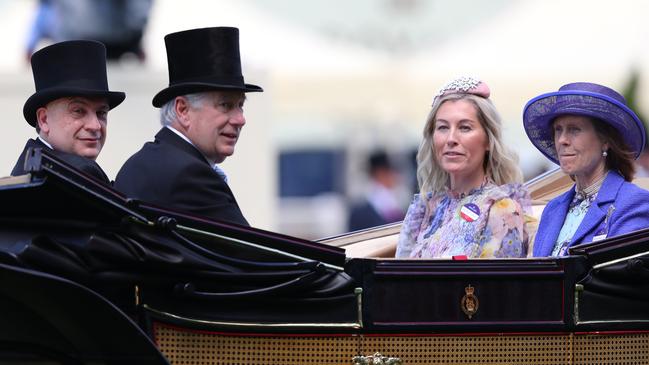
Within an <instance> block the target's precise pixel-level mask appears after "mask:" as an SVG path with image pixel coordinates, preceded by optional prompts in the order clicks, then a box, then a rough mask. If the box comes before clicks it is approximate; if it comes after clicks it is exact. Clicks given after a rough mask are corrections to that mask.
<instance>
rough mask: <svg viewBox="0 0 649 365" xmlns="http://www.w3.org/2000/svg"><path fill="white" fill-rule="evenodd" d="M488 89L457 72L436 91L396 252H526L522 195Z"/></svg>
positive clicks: (437, 254)
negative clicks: (416, 184) (415, 189)
mask: <svg viewBox="0 0 649 365" xmlns="http://www.w3.org/2000/svg"><path fill="white" fill-rule="evenodd" d="M489 94H490V91H489V87H487V85H486V84H485V83H484V82H482V81H480V80H477V79H474V78H471V77H462V78H459V79H456V80H453V81H452V82H450V83H449V84H447V85H446V86H444V87H443V88H442V89H441V90H440V91H439V93H438V94H437V96H435V98H434V100H433V105H432V110H431V111H430V113H429V115H428V118H427V121H426V126H425V127H424V139H423V141H422V143H421V145H420V147H419V152H418V154H417V164H418V167H417V180H418V182H419V186H420V189H421V192H420V194H417V195H415V197H414V200H413V202H412V204H411V205H410V208H409V209H408V213H407V214H406V218H405V220H404V221H403V224H402V226H401V234H400V236H399V243H398V245H397V257H399V258H443V257H452V256H466V257H471V258H476V257H481V258H490V257H525V256H526V255H527V241H528V234H527V229H526V225H525V215H526V213H528V212H529V209H530V199H529V194H528V193H527V191H526V190H525V189H522V187H521V186H520V184H518V183H519V182H520V181H521V180H522V174H521V171H520V169H519V168H518V163H517V162H518V161H517V158H516V156H515V155H514V154H513V152H511V151H510V150H509V149H508V148H507V147H506V146H505V144H504V143H503V142H502V140H501V127H500V125H501V121H500V120H501V119H500V116H499V115H498V112H497V111H496V108H495V107H494V105H493V103H492V102H491V100H489Z"/></svg>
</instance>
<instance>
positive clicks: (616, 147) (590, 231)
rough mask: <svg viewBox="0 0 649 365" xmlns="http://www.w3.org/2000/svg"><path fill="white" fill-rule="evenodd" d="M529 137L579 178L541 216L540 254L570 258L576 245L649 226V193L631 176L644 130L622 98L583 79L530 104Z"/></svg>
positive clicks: (537, 245)
mask: <svg viewBox="0 0 649 365" xmlns="http://www.w3.org/2000/svg"><path fill="white" fill-rule="evenodd" d="M523 124H524V126H525V131H526V132H527V135H528V137H529V138H530V140H531V141H532V143H533V144H534V146H536V148H538V149H539V150H540V151H541V153H543V154H544V155H545V156H546V157H547V158H549V159H550V160H551V161H552V162H554V163H556V164H559V165H561V169H562V170H563V171H564V172H565V173H566V174H569V175H570V176H571V177H572V179H573V180H574V181H575V185H574V187H573V188H572V189H570V191H568V192H566V193H564V194H563V195H560V196H558V197H556V198H554V199H552V200H551V201H550V202H549V203H548V205H547V206H546V207H545V209H544V211H543V215H542V216H541V222H540V223H539V229H538V231H537V233H536V239H535V241H534V256H564V255H567V253H568V252H567V251H568V248H570V247H571V246H574V245H578V244H582V243H589V242H595V241H599V240H603V239H605V238H607V237H612V236H617V235H620V234H623V233H627V232H632V231H635V230H639V229H643V228H647V227H649V208H648V207H649V192H648V191H646V190H644V189H641V188H639V187H637V186H636V185H634V184H632V183H631V182H630V181H631V180H632V179H633V174H634V166H633V160H634V159H636V158H637V157H638V156H639V155H640V153H641V152H642V149H643V148H644V145H645V129H644V126H643V124H642V122H641V121H640V119H638V117H637V115H636V114H635V113H634V112H633V111H632V110H631V109H629V107H627V105H626V101H625V100H624V97H622V95H620V94H618V93H617V92H615V91H614V90H612V89H610V88H608V87H605V86H602V85H597V84H592V83H587V82H578V83H572V84H567V85H564V86H562V87H561V88H560V89H559V91H555V92H551V93H547V94H543V95H540V96H538V97H536V98H534V99H532V100H530V101H529V102H528V103H527V105H526V106H525V109H524V111H523Z"/></svg>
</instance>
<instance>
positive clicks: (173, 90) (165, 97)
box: [152, 82, 264, 108]
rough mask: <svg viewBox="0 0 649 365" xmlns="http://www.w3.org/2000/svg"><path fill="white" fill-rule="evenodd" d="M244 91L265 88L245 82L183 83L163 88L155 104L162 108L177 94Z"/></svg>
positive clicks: (259, 90)
mask: <svg viewBox="0 0 649 365" xmlns="http://www.w3.org/2000/svg"><path fill="white" fill-rule="evenodd" d="M218 90H223V91H243V92H263V91H264V89H262V88H261V87H259V86H257V85H252V84H243V86H239V85H227V84H215V83H207V82H191V83H182V84H176V85H172V86H169V87H168V88H166V89H163V90H161V91H160V92H159V93H157V94H156V95H155V96H154V97H153V101H152V103H153V106H154V107H156V108H160V107H161V106H163V105H164V104H165V103H166V102H168V101H169V100H171V99H173V98H175V97H176V96H181V95H187V94H193V93H199V92H205V91H218Z"/></svg>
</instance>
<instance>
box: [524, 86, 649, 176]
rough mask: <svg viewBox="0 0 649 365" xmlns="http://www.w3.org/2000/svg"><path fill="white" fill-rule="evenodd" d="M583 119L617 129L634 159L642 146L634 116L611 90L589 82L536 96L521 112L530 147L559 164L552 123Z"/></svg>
mask: <svg viewBox="0 0 649 365" xmlns="http://www.w3.org/2000/svg"><path fill="white" fill-rule="evenodd" d="M566 114H568V115H583V116H587V117H592V118H596V119H599V120H601V121H602V122H604V123H608V124H609V125H610V126H611V127H613V128H615V129H617V131H618V132H619V133H620V136H621V137H622V139H623V140H624V142H625V143H626V145H627V147H628V148H629V149H630V150H631V151H632V152H633V154H634V157H635V158H638V156H640V153H641V152H642V150H643V149H644V145H645V138H646V137H645V129H644V125H643V124H642V121H640V119H639V118H638V116H637V115H636V114H635V113H634V112H633V110H631V109H630V108H629V107H628V106H626V100H624V97H623V96H622V95H620V94H618V93H617V92H616V91H615V90H613V89H610V88H608V87H606V86H602V85H598V84H593V83H589V82H575V83H572V84H567V85H563V86H562V87H561V88H560V89H559V91H554V92H551V93H547V94H543V95H539V96H537V97H535V98H534V99H532V100H530V101H529V102H528V103H527V104H526V105H525V108H524V109H523V126H524V127H525V132H526V133H527V137H528V138H529V139H530V141H532V143H533V144H534V146H535V147H536V148H538V149H539V151H541V153H543V154H544V155H545V157H547V158H549V159H550V160H551V161H552V162H554V163H556V164H557V165H558V164H559V159H558V158H557V150H556V148H555V146H554V138H553V133H552V122H553V121H554V119H555V118H557V117H559V116H561V115H566Z"/></svg>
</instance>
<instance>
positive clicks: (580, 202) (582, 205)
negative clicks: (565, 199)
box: [568, 172, 607, 216]
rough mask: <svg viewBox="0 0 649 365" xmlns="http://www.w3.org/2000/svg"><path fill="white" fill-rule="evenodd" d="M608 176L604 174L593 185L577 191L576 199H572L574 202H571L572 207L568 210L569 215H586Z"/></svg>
mask: <svg viewBox="0 0 649 365" xmlns="http://www.w3.org/2000/svg"><path fill="white" fill-rule="evenodd" d="M606 174H607V173H606V172H604V174H602V175H601V176H600V177H598V178H597V179H596V180H595V181H594V182H593V183H592V184H590V185H589V186H587V187H585V188H584V189H579V188H576V189H575V190H577V191H576V193H575V196H574V198H572V202H570V207H569V210H568V211H569V213H572V214H574V215H577V216H579V215H582V214H584V213H585V212H586V211H587V210H588V208H590V204H591V203H592V202H593V200H595V197H596V196H597V193H598V192H599V189H600V188H601V187H602V184H603V183H604V178H606Z"/></svg>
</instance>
